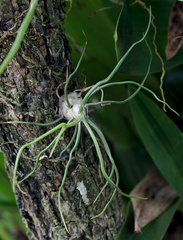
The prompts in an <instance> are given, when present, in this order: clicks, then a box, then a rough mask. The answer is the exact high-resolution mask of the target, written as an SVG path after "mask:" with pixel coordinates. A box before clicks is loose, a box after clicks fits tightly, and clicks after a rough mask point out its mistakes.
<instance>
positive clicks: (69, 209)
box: [0, 0, 122, 240]
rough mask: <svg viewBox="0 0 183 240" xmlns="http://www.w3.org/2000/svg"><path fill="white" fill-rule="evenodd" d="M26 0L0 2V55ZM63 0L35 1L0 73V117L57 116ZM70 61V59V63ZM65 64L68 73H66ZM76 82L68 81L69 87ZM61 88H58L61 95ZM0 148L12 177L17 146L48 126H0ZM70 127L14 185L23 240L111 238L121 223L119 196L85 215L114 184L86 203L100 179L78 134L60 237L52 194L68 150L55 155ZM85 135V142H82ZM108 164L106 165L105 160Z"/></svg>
mask: <svg viewBox="0 0 183 240" xmlns="http://www.w3.org/2000/svg"><path fill="white" fill-rule="evenodd" d="M29 2H30V1H29V0H2V1H1V7H0V19H1V22H0V60H1V61H2V60H3V59H4V57H5V56H6V54H7V52H8V50H9V49H10V47H11V46H12V43H13V41H14V39H15V36H16V33H17V30H18V28H19V26H20V24H21V22H22V20H23V18H24V17H25V14H26V12H27V9H28V7H29ZM63 16H64V2H62V1H60V0H52V1H45V0H40V1H39V4H38V7H37V9H36V12H35V16H34V18H33V20H32V22H31V24H30V26H29V29H28V31H27V33H26V35H25V37H24V40H23V42H22V44H21V47H20V49H19V51H18V53H17V54H16V56H15V57H14V59H13V60H12V61H11V63H10V64H9V66H8V68H7V69H6V71H5V72H4V73H3V75H2V76H1V77H0V80H1V81H0V89H1V91H0V118H1V119H0V121H8V120H21V121H29V122H30V121H31V122H51V121H53V120H55V119H56V118H57V116H56V109H57V108H58V98H57V96H56V93H55V92H56V88H57V86H58V85H59V84H60V83H62V82H64V81H65V73H66V68H67V62H68V61H69V63H70V48H69V45H68V41H67V39H66V37H65V35H64V33H63V31H62V30H61V28H60V26H61V25H62V26H63V19H62V17H63ZM70 64H71V63H70ZM71 70H72V69H71V67H70V69H69V71H71ZM76 87H77V84H76V81H75V82H74V81H72V84H71V86H70V90H71V91H72V90H73V89H75V88H76ZM62 94H63V92H62V91H61V90H60V95H62ZM0 128H1V130H0V146H1V151H2V152H3V153H4V155H5V157H6V169H7V172H8V174H9V177H10V180H12V171H13V168H14V162H15V158H16V155H17V152H18V150H19V148H20V147H21V146H22V145H23V144H25V143H26V142H30V141H32V140H33V139H35V138H36V137H37V136H39V135H41V134H43V133H44V132H45V131H47V130H48V129H50V128H51V127H39V126H32V125H20V124H17V125H6V124H4V125H1V126H0ZM72 134H73V130H72V129H70V130H69V131H68V132H67V134H65V137H64V139H62V141H60V144H59V148H57V149H56V151H55V152H54V155H53V157H52V159H48V158H47V157H45V158H44V159H42V161H40V162H39V167H38V169H37V171H36V173H35V174H34V175H32V176H31V177H30V178H29V179H27V180H26V181H24V182H23V183H21V184H20V185H19V186H18V185H17V186H16V199H17V204H18V208H19V209H20V212H21V215H22V217H23V220H24V222H25V224H26V226H27V229H28V237H29V239H35V240H44V239H45V240H46V239H52V240H56V239H62V240H64V239H66V240H68V239H95V240H97V239H100V240H104V239H105V240H106V239H110V240H112V239H114V236H115V234H116V233H117V231H118V230H119V228H120V227H121V225H122V213H121V211H122V210H121V209H122V208H121V197H120V196H118V195H117V196H116V198H115V199H114V201H113V203H112V204H111V205H110V206H109V208H108V210H107V211H106V213H105V214H103V215H102V216H101V217H99V218H96V219H94V220H91V219H90V217H91V216H93V215H96V214H97V213H99V212H100V211H101V209H102V206H104V204H105V203H106V202H107V200H108V198H109V196H110V194H111V192H112V190H113V189H111V188H108V189H107V190H106V191H105V193H104V194H103V195H102V197H100V199H99V201H98V202H97V203H96V204H95V205H94V206H93V205H92V202H93V200H94V199H95V197H96V196H97V194H98V192H99V191H100V187H102V186H103V184H104V183H105V181H104V179H103V177H102V175H101V173H100V168H99V163H98V159H97V157H96V155H95V151H94V150H93V148H91V146H92V142H91V139H90V137H89V136H88V135H87V132H85V130H83V131H82V137H81V143H80V145H79V147H78V148H77V151H76V154H75V156H74V159H73V162H72V164H71V166H70V168H69V174H68V177H67V180H66V183H65V186H64V190H63V192H62V194H61V195H62V196H61V197H62V207H63V212H64V216H65V219H66V223H67V225H68V228H69V230H70V235H69V234H67V232H66V231H65V228H64V227H63V223H62V221H61V219H60V215H59V212H58V206H57V192H58V188H59V185H60V183H61V179H62V176H63V171H64V166H65V164H66V162H67V160H68V156H67V154H66V155H65V156H64V158H62V159H60V158H59V157H58V156H59V152H60V151H61V149H63V147H64V146H65V145H66V144H67V143H68V140H69V138H70V137H71V136H72ZM53 138H54V136H51V137H48V138H46V139H44V140H43V141H41V142H39V143H37V144H35V145H34V146H31V147H30V148H27V149H26V150H25V151H24V152H23V156H22V157H21V161H20V165H19V168H18V178H22V176H24V175H25V174H26V173H28V172H30V170H31V169H32V168H33V166H34V159H35V158H36V156H37V154H38V153H39V152H40V150H42V149H43V148H44V147H46V146H47V145H48V144H49V143H50V142H51V140H52V139H53ZM83 139H84V141H83ZM107 164H108V163H107ZM82 181H83V183H84V185H85V187H86V189H87V198H88V200H89V202H88V203H87V204H86V202H84V201H83V199H82V196H81V195H80V192H79V191H78V190H77V183H78V182H82Z"/></svg>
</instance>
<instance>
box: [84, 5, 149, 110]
mask: <svg viewBox="0 0 183 240" xmlns="http://www.w3.org/2000/svg"><path fill="white" fill-rule="evenodd" d="M150 24H151V8H150V14H149V22H148V26H147V29H146V32H145V34H143V37H142V38H141V39H140V40H138V41H137V42H135V43H134V44H132V46H131V47H130V48H129V49H128V51H127V52H126V53H125V54H124V56H123V57H122V58H121V59H120V60H119V62H118V63H117V65H116V66H115V68H114V69H113V70H112V72H111V73H110V74H109V75H108V76H107V77H106V78H105V79H103V80H101V81H99V82H98V83H96V84H95V85H94V86H93V87H92V88H91V89H90V90H89V91H88V92H87V94H86V95H85V97H84V98H83V101H82V104H81V108H80V112H82V106H84V105H85V104H86V102H87V101H88V99H89V98H90V96H91V95H92V94H93V92H94V91H95V90H96V89H97V88H98V87H99V86H101V85H102V84H105V83H107V82H108V81H109V80H110V79H111V78H112V77H113V76H114V74H115V73H116V72H117V71H118V69H119V68H120V66H121V64H122V63H123V62H124V60H125V59H126V57H127V56H128V54H129V53H130V52H131V51H132V49H133V48H134V47H135V46H136V45H137V44H139V43H140V42H142V41H143V40H144V39H145V37H146V36H147V33H148V31H149V28H150Z"/></svg>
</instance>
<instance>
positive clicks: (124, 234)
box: [116, 200, 180, 240]
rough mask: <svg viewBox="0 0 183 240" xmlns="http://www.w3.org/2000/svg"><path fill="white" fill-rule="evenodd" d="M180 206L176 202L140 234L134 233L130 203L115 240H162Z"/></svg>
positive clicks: (178, 202) (177, 201)
mask: <svg viewBox="0 0 183 240" xmlns="http://www.w3.org/2000/svg"><path fill="white" fill-rule="evenodd" d="M179 204H180V201H179V200H176V201H175V202H174V203H173V204H172V205H171V206H170V207H169V208H168V209H166V211H164V212H163V213H162V214H161V215H160V216H159V217H158V218H156V219H155V220H154V221H152V222H150V223H149V224H148V225H147V226H146V227H144V228H143V229H142V233H136V232H134V219H133V208H132V204H131V202H130V203H129V205H128V212H127V220H126V222H125V224H124V225H123V227H122V229H121V231H120V232H119V234H118V236H117V238H116V240H123V239H124V240H161V239H163V237H164V235H165V233H166V231H167V229H168V226H169V225H170V222H171V220H172V218H173V215H174V213H175V211H176V210H177V208H178V206H179Z"/></svg>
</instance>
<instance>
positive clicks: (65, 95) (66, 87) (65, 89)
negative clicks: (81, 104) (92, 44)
mask: <svg viewBox="0 0 183 240" xmlns="http://www.w3.org/2000/svg"><path fill="white" fill-rule="evenodd" d="M86 46H87V41H86V42H85V46H84V49H83V51H82V54H81V57H80V59H79V61H78V63H77V66H76V68H75V70H74V72H72V73H71V74H70V75H69V77H68V78H67V80H66V83H65V87H64V98H65V100H66V102H67V105H68V107H71V105H70V102H69V99H68V93H67V90H68V85H69V82H70V80H71V78H72V77H73V76H74V74H75V73H76V72H77V70H78V68H79V66H80V63H81V60H82V59H83V56H84V53H85V50H86Z"/></svg>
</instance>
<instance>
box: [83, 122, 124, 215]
mask: <svg viewBox="0 0 183 240" xmlns="http://www.w3.org/2000/svg"><path fill="white" fill-rule="evenodd" d="M87 121H88V123H89V124H90V125H91V126H92V127H93V128H94V129H95V131H96V132H97V134H98V136H99V137H100V139H101V141H102V143H103V146H104V148H105V151H106V153H107V155H108V157H109V159H110V161H111V163H112V170H111V173H110V175H109V178H110V179H111V177H112V175H113V172H114V170H115V173H116V186H118V184H119V173H118V169H117V167H116V164H115V162H114V159H113V157H112V155H111V151H110V148H109V145H108V143H107V141H106V139H105V137H104V135H103V133H102V131H101V130H100V128H99V127H98V126H97V125H96V124H95V123H94V122H93V121H92V120H90V119H89V118H88V119H87ZM107 185H108V182H106V184H105V185H104V186H103V188H102V189H101V191H100V193H99V194H98V195H97V197H96V199H95V200H94V202H96V201H97V199H98V198H99V196H100V195H101V194H102V192H103V191H104V190H105V188H106V187H107ZM116 191H117V190H116V189H114V191H113V193H112V195H111V197H110V199H109V201H108V202H107V204H106V205H105V207H104V208H103V210H102V211H101V212H100V213H99V214H97V215H96V216H93V217H92V218H91V219H94V218H97V217H99V216H101V215H102V214H103V213H104V212H105V211H106V209H107V208H108V206H109V204H110V203H111V202H112V200H113V198H114V196H115V194H116Z"/></svg>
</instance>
